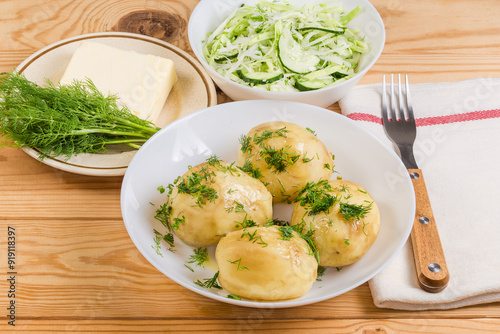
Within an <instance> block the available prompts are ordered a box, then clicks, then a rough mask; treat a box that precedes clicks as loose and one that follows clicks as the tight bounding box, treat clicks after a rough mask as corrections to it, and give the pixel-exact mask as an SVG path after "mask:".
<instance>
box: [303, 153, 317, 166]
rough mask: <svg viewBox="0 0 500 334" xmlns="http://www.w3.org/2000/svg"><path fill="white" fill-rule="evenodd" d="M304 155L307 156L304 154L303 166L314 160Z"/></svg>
mask: <svg viewBox="0 0 500 334" xmlns="http://www.w3.org/2000/svg"><path fill="white" fill-rule="evenodd" d="M306 155H307V152H306V153H304V156H303V157H302V162H303V163H305V164H306V163H308V162H310V161H312V160H313V159H314V158H307V157H306Z"/></svg>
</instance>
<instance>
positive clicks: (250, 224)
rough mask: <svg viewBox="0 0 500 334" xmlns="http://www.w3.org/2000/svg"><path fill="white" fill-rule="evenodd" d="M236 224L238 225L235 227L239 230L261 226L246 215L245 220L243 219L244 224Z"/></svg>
mask: <svg viewBox="0 0 500 334" xmlns="http://www.w3.org/2000/svg"><path fill="white" fill-rule="evenodd" d="M235 223H236V225H235V227H236V228H237V229H240V228H248V227H254V226H258V225H259V224H257V223H256V222H255V221H254V220H252V219H248V215H245V218H243V221H242V222H235Z"/></svg>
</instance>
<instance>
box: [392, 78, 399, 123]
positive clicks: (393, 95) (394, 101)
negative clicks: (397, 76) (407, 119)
mask: <svg viewBox="0 0 500 334" xmlns="http://www.w3.org/2000/svg"><path fill="white" fill-rule="evenodd" d="M391 120H392V121H397V120H398V118H397V116H396V97H395V94H394V74H391Z"/></svg>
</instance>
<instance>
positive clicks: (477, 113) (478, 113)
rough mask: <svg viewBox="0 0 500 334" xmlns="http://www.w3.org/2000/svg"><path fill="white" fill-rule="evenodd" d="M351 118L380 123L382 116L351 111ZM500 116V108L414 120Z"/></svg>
mask: <svg viewBox="0 0 500 334" xmlns="http://www.w3.org/2000/svg"><path fill="white" fill-rule="evenodd" d="M347 117H349V118H350V119H352V120H355V121H364V122H372V123H377V124H382V118H381V117H377V116H374V115H371V114H366V113H358V112H355V113H351V114H349V115H347ZM491 118H500V109H492V110H480V111H472V112H468V113H463V114H454V115H446V116H434V117H423V118H417V119H416V120H415V122H416V123H417V126H428V125H440V124H449V123H458V122H468V121H480V120H483V119H491Z"/></svg>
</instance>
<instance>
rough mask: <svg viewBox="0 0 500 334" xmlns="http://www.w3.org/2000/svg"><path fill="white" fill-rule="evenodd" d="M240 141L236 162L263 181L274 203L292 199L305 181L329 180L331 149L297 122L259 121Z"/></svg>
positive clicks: (331, 161)
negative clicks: (261, 122)
mask: <svg viewBox="0 0 500 334" xmlns="http://www.w3.org/2000/svg"><path fill="white" fill-rule="evenodd" d="M240 142H241V148H240V151H239V153H238V160H237V163H238V166H242V167H243V169H244V170H245V171H246V172H248V173H251V174H253V176H254V177H257V178H258V179H259V180H261V181H262V182H264V183H265V184H266V187H267V189H269V191H270V192H271V194H272V195H273V202H275V203H279V202H288V203H291V202H292V201H293V200H294V199H295V197H296V196H297V192H298V191H299V190H300V189H301V188H302V187H303V186H305V185H306V184H307V182H312V181H318V180H320V179H323V180H328V179H329V178H330V177H331V175H332V173H333V165H334V162H333V156H332V153H331V152H330V150H329V149H328V148H327V147H326V146H325V145H324V144H323V143H322V142H321V141H320V140H319V139H318V138H317V137H316V136H315V135H314V134H313V133H311V132H310V131H308V130H307V129H305V128H303V127H301V126H299V125H297V124H293V123H288V122H270V123H264V124H260V125H258V126H256V127H254V128H253V129H251V130H250V132H249V133H248V134H247V135H246V136H244V137H242V139H241V140H240Z"/></svg>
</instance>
